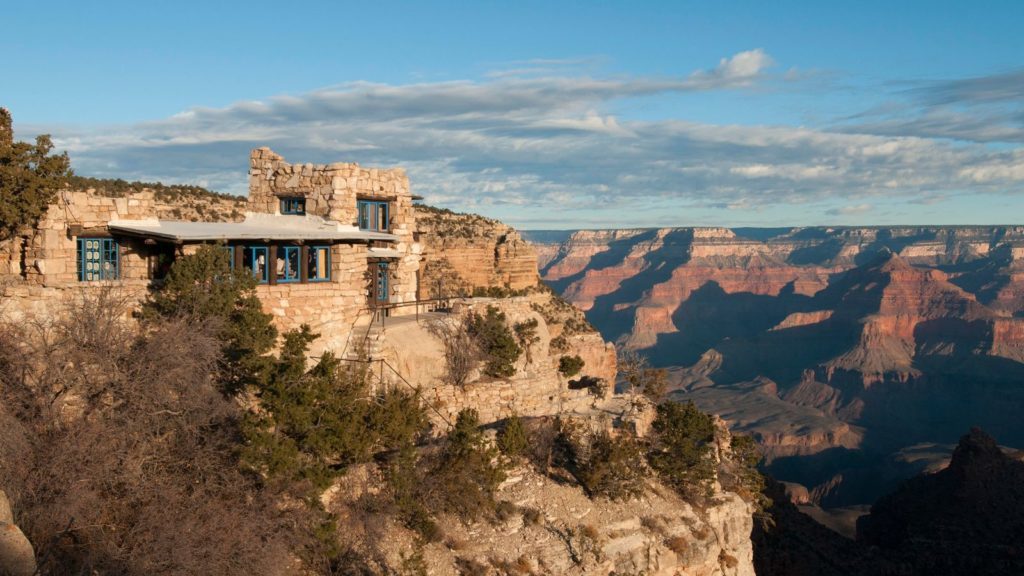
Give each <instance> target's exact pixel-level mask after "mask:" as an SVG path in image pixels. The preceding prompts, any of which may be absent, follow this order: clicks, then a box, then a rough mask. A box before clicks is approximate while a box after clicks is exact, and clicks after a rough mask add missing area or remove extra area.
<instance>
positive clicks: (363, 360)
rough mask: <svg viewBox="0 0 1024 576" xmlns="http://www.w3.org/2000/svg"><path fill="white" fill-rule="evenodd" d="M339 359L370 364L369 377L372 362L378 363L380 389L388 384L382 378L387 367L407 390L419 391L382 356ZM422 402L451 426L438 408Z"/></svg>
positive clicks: (450, 422) (372, 374)
mask: <svg viewBox="0 0 1024 576" xmlns="http://www.w3.org/2000/svg"><path fill="white" fill-rule="evenodd" d="M340 360H341V361H342V362H359V363H362V364H369V365H370V366H369V368H370V369H369V370H368V371H367V372H369V373H370V375H371V377H372V376H374V373H373V364H379V365H380V371H379V372H378V374H376V376H377V381H378V383H379V384H380V387H381V388H380V389H381V390H384V388H385V387H386V386H387V385H388V384H389V382H388V381H387V380H385V379H384V369H385V368H387V369H388V370H389V374H394V375H395V376H398V379H399V380H400V381H401V382H402V383H403V384H405V386H406V387H407V388H409V390H412V391H413V392H416V393H419V392H420V388H419V387H418V386H414V385H413V383H412V382H409V380H407V379H406V378H405V376H403V375H402V373H401V372H399V371H398V369H396V368H395V367H394V366H392V365H391V363H390V362H388V361H387V360H385V359H384V358H341V359H340ZM424 404H425V405H426V406H427V407H428V408H430V409H431V410H432V411H433V412H434V413H435V414H437V416H438V417H439V418H440V419H441V420H443V421H444V422H445V424H447V425H448V427H449V428H451V427H452V426H453V424H452V421H451V420H449V419H448V417H447V416H445V415H444V413H442V412H441V411H440V410H438V409H437V407H436V406H434V405H433V404H432V403H430V402H424Z"/></svg>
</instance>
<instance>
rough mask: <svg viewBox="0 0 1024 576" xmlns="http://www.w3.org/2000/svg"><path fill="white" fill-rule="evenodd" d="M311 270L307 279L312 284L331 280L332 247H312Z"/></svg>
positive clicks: (310, 252)
mask: <svg viewBox="0 0 1024 576" xmlns="http://www.w3.org/2000/svg"><path fill="white" fill-rule="evenodd" d="M308 264H309V268H308V269H307V271H306V277H307V278H308V279H309V281H310V282H327V281H329V280H330V279H331V247H330V246H310V247H309V262H308Z"/></svg>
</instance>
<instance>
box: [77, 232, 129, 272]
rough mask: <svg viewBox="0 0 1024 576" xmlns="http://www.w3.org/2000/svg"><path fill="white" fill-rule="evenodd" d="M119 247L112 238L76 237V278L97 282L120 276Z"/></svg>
mask: <svg viewBox="0 0 1024 576" xmlns="http://www.w3.org/2000/svg"><path fill="white" fill-rule="evenodd" d="M120 252H121V247H120V246H119V245H118V243H117V240H114V239H113V238H79V239H78V264H77V268H78V280H79V281H80V282H98V281H101V280H117V279H119V278H120V277H121V270H120V269H121V254H120Z"/></svg>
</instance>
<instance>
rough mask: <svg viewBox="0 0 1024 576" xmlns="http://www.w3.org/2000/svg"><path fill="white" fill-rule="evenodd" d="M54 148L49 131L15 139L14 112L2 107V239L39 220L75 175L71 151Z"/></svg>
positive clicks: (0, 164)
mask: <svg viewBox="0 0 1024 576" xmlns="http://www.w3.org/2000/svg"><path fill="white" fill-rule="evenodd" d="M52 150H53V142H52V141H51V140H50V136H49V135H48V134H42V135H39V136H36V142H35V144H31V143H28V142H15V141H14V128H13V125H12V121H11V113H10V112H9V111H8V110H7V109H6V108H0V240H4V239H7V238H10V237H11V236H13V235H14V234H16V233H17V231H18V230H20V229H21V228H23V227H25V226H32V225H34V224H35V223H36V222H38V221H39V218H40V217H42V215H43V214H44V213H46V207H47V206H49V205H50V204H51V203H52V202H53V201H54V198H56V196H57V191H58V190H59V189H60V188H61V186H63V185H64V183H65V182H66V181H67V178H68V177H69V176H70V175H71V161H70V160H69V159H68V155H67V153H66V152H65V153H62V154H51V153H50V152H51V151H52Z"/></svg>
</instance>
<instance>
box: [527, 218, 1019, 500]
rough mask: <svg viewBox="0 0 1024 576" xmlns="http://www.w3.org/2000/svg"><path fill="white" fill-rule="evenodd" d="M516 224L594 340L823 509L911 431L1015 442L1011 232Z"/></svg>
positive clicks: (878, 483)
mask: <svg viewBox="0 0 1024 576" xmlns="http://www.w3.org/2000/svg"><path fill="white" fill-rule="evenodd" d="M525 235H526V237H527V238H528V239H531V240H533V241H534V242H536V243H537V244H538V251H539V252H540V253H541V254H543V258H542V261H543V262H544V264H543V267H542V277H543V278H544V280H545V281H546V282H547V283H548V284H549V285H551V286H552V287H553V288H555V289H556V290H557V291H558V292H560V293H562V294H563V295H564V296H565V297H566V298H567V299H568V300H570V301H572V302H574V303H575V304H577V305H578V306H580V307H581V308H583V309H584V310H586V315H587V319H588V320H589V321H590V322H591V323H592V324H594V326H595V327H597V328H598V330H600V331H601V333H602V335H603V336H604V337H605V338H607V339H609V340H612V341H617V342H619V343H622V344H624V345H626V346H629V347H632V348H635V349H638V350H640V351H641V352H642V353H644V354H645V355H647V356H648V358H650V359H651V361H652V362H654V363H655V364H657V365H661V366H667V367H673V368H672V370H671V371H670V373H671V375H672V378H673V381H674V383H675V387H676V390H677V391H676V393H675V394H676V395H677V396H678V397H681V398H692V399H694V400H695V401H697V402H698V403H699V404H700V405H701V406H702V407H703V408H704V409H706V410H708V411H712V412H717V413H722V414H723V416H725V417H726V418H727V419H729V420H730V421H731V422H732V423H733V425H734V427H735V428H737V429H739V430H743V431H745V432H749V433H752V434H754V435H755V436H756V437H757V438H758V439H759V440H760V441H761V443H762V444H763V445H764V446H765V448H766V449H767V452H768V456H769V458H770V459H772V460H774V461H775V462H774V463H773V464H772V470H773V471H774V472H776V473H778V474H780V475H781V477H782V479H785V480H791V481H795V482H800V483H805V484H807V485H808V486H809V487H810V488H812V489H811V490H810V492H811V493H812V494H818V495H819V497H820V498H824V500H825V501H826V502H827V503H829V504H831V505H840V504H855V503H864V504H866V503H870V502H872V501H873V500H874V498H875V497H877V496H878V495H880V494H881V493H883V492H884V491H886V490H889V489H892V488H893V487H894V486H895V484H896V482H898V481H899V479H900V478H901V477H905V476H901V475H905V474H912V473H914V472H916V470H915V469H913V467H907V466H905V465H903V464H899V465H897V464H895V463H894V458H895V456H893V455H894V454H896V453H897V452H899V451H900V450H901V449H903V448H904V447H907V446H909V445H911V444H914V443H916V442H939V443H948V442H951V441H953V440H954V439H955V438H956V434H958V433H959V431H960V430H963V429H964V428H966V427H969V426H971V425H974V424H978V423H982V424H984V425H985V426H986V427H987V428H989V429H991V430H992V431H993V432H995V433H997V434H999V435H1000V437H1002V438H1004V439H1005V440H1006V441H1007V443H1008V444H1010V445H1020V444H1024V431H1022V430H1021V429H1020V427H1019V426H1017V425H1016V424H1015V422H1014V418H1013V416H1012V414H1013V413H1015V412H1017V411H1018V410H1019V409H1021V408H1022V407H1024V391H1022V390H1021V389H1020V388H1019V386H1016V384H1017V383H1019V381H1020V380H1021V379H1024V364H1022V359H1024V338H1022V334H1024V301H1022V296H1021V295H1022V293H1024V227H1021V226H989V227H878V228H793V229H753V228H746V229H744V228H737V229H726V228H671V229H658V230H654V229H650V230H614V231H601V230H599V231H578V232H573V233H562V234H561V235H558V234H554V233H536V234H534V233H525ZM868 455H870V456H868ZM797 460H800V461H801V462H803V464H800V463H798V462H797ZM868 460H870V461H871V463H870V464H868V463H867V461H868ZM853 461H857V464H856V465H855V466H854V467H855V468H856V469H851V468H850V466H851V462H853ZM896 470H899V472H896ZM837 476H839V477H841V478H843V480H841V481H837V480H836V477H837ZM883 479H884V480H883ZM857 483H860V484H861V485H862V486H861V488H862V490H858V491H855V492H857V494H856V495H854V494H853V493H852V492H850V491H851V490H853V488H852V486H853V485H854V484H857ZM819 485H820V487H821V488H822V489H821V490H814V489H813V488H814V487H815V486H819ZM865 485H871V488H865V487H864V486H865Z"/></svg>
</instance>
